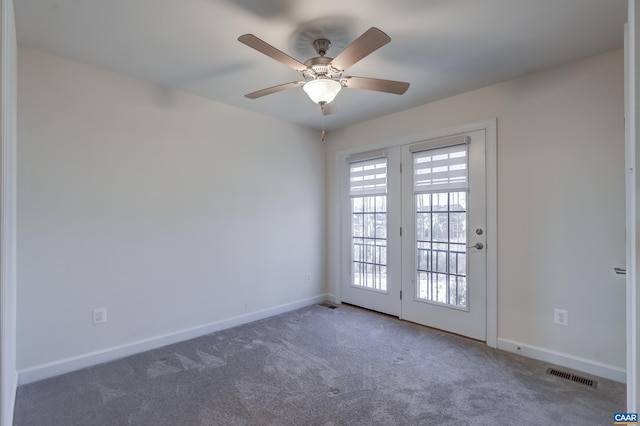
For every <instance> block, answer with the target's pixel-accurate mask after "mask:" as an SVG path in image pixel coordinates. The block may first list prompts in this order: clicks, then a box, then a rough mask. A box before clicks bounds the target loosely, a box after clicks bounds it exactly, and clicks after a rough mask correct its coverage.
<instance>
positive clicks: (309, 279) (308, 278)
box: [307, 272, 311, 283]
mask: <svg viewBox="0 0 640 426" xmlns="http://www.w3.org/2000/svg"><path fill="white" fill-rule="evenodd" d="M307 282H308V283H310V282H311V272H307Z"/></svg>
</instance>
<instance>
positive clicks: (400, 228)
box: [400, 226, 402, 237]
mask: <svg viewBox="0 0 640 426" xmlns="http://www.w3.org/2000/svg"><path fill="white" fill-rule="evenodd" d="M400 236H401V237H402V226H401V227H400Z"/></svg>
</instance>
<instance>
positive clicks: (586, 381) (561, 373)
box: [547, 368, 598, 388]
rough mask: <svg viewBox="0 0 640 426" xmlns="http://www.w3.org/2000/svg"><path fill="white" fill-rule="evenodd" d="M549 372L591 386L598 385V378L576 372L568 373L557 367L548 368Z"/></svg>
mask: <svg viewBox="0 0 640 426" xmlns="http://www.w3.org/2000/svg"><path fill="white" fill-rule="evenodd" d="M547 374H551V375H552V376H557V377H560V378H562V379H566V380H571V381H572V382H576V383H580V384H581V385H585V386H589V387H591V388H597V387H598V381H597V380H592V379H587V378H586V377H580V376H576V375H575V374H571V373H567V372H566V371H562V370H556V369H555V368H547Z"/></svg>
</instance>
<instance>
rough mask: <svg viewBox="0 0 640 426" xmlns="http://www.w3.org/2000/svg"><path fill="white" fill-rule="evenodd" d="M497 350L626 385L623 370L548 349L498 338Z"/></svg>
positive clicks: (624, 371)
mask: <svg viewBox="0 0 640 426" xmlns="http://www.w3.org/2000/svg"><path fill="white" fill-rule="evenodd" d="M518 348H520V350H518ZM498 349H502V350H504V351H507V352H513V353H515V354H519V355H523V356H526V357H528V358H533V359H537V360H539V361H544V362H549V363H551V364H556V365H560V366H563V367H567V368H571V369H573V370H577V371H583V372H585V373H587V374H591V375H594V376H598V377H604V378H605V379H610V380H615V381H616V382H620V383H626V381H627V372H626V370H625V369H624V368H621V367H616V366H615V365H610V364H605V363H602V362H598V361H593V360H590V359H586V358H581V357H578V356H575V355H570V354H566V353H563V352H557V351H553V350H550V349H545V348H540V347H538V346H533V345H528V344H526V343H520V342H514V341H513V340H508V339H501V338H498Z"/></svg>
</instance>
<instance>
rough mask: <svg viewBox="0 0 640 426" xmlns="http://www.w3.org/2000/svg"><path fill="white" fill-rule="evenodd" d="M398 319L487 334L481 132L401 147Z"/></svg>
mask: <svg viewBox="0 0 640 426" xmlns="http://www.w3.org/2000/svg"><path fill="white" fill-rule="evenodd" d="M402 158H403V160H402V162H403V164H404V165H405V173H403V179H402V181H403V185H402V191H403V197H402V200H403V206H402V211H403V214H402V227H403V231H404V232H403V234H404V236H403V241H402V246H403V248H402V253H403V254H402V261H403V266H402V271H403V274H402V276H403V284H402V295H403V298H402V318H403V319H406V320H408V321H412V322H417V323H420V324H425V325H428V326H430V327H434V328H438V329H442V330H446V331H449V332H452V333H457V334H461V335H464V336H468V337H471V338H473V339H478V340H483V341H484V340H486V306H487V303H486V265H487V258H486V246H487V239H486V235H487V234H486V194H485V182H486V177H485V132H484V130H481V131H475V132H469V133H466V134H464V135H459V136H454V137H450V138H444V139H437V140H432V141H426V142H421V143H417V144H412V145H408V146H404V147H403V150H402Z"/></svg>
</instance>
